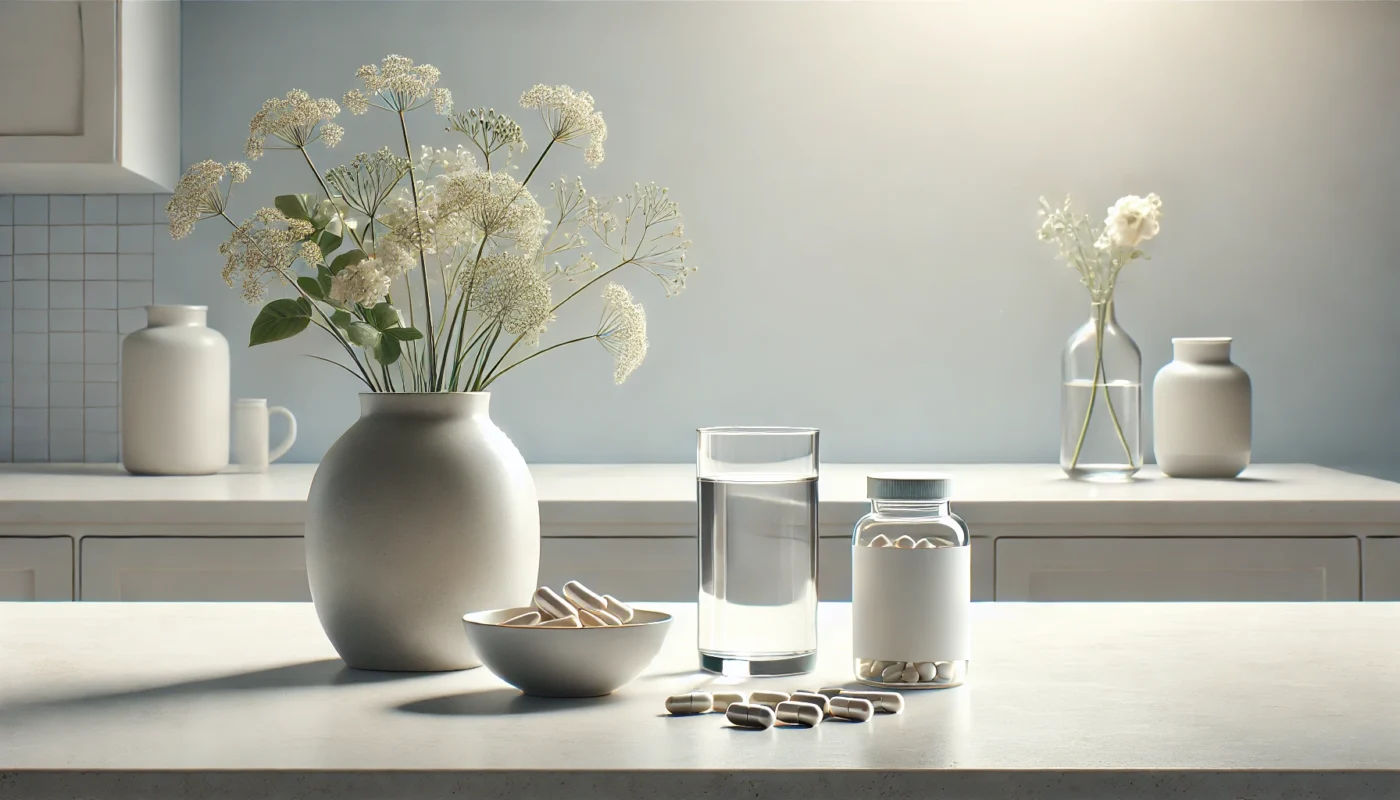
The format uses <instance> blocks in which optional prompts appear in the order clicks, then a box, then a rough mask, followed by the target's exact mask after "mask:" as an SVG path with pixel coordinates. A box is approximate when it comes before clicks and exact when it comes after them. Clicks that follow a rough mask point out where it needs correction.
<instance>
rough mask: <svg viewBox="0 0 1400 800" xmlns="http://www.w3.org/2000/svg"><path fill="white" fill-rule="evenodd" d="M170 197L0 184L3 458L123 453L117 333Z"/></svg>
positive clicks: (149, 295) (138, 296)
mask: <svg viewBox="0 0 1400 800" xmlns="http://www.w3.org/2000/svg"><path fill="white" fill-rule="evenodd" d="M169 197H170V196H169V195H0V461H9V460H18V461H48V460H53V461H115V460H117V459H118V457H119V455H120V439H119V434H118V420H119V417H120V415H119V413H118V408H117V406H118V401H119V397H120V392H119V379H120V372H121V370H120V365H119V362H120V359H121V340H122V335H123V334H126V333H129V332H131V331H133V330H137V329H139V328H141V327H142V326H144V325H145V323H146V312H145V308H144V307H145V306H146V305H148V304H150V303H152V302H153V301H154V298H155V272H156V270H155V267H156V264H155V260H156V258H157V255H158V251H160V252H165V251H167V248H166V247H165V244H167V243H166V242H164V241H162V242H160V246H159V247H158V246H157V244H158V243H157V239H158V237H165V238H168V237H169V235H170V234H169V230H168V228H167V226H166V225H165V224H164V223H165V219H164V211H163V209H164V205H165V203H166V201H168V200H169ZM163 257H169V256H168V255H166V256H163Z"/></svg>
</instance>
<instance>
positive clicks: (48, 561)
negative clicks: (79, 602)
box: [0, 536, 73, 601]
mask: <svg viewBox="0 0 1400 800" xmlns="http://www.w3.org/2000/svg"><path fill="white" fill-rule="evenodd" d="M72 599H73V540H72V539H70V538H68V537H67V536H49V537H34V538H29V537H6V538H3V539H0V601H8V600H72Z"/></svg>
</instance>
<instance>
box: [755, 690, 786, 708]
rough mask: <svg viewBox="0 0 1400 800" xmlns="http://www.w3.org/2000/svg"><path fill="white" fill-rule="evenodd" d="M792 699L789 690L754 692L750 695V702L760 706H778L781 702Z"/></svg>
mask: <svg viewBox="0 0 1400 800" xmlns="http://www.w3.org/2000/svg"><path fill="white" fill-rule="evenodd" d="M791 699H792V695H790V694H788V693H787V692H754V693H752V694H750V695H749V703H751V704H753V705H759V706H768V707H769V708H774V707H776V706H777V705H778V704H779V703H782V702H785V701H788V700H791Z"/></svg>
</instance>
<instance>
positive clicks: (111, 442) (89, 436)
mask: <svg viewBox="0 0 1400 800" xmlns="http://www.w3.org/2000/svg"><path fill="white" fill-rule="evenodd" d="M120 456H121V448H120V445H119V443H118V441H117V435H116V434H115V433H101V432H99V431H86V432H85V433H84V434H83V457H84V458H85V459H86V460H87V461H89V462H97V463H106V462H112V461H116V460H117V459H118V458H120Z"/></svg>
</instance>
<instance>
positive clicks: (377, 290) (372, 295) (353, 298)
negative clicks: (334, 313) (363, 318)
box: [330, 258, 392, 306]
mask: <svg viewBox="0 0 1400 800" xmlns="http://www.w3.org/2000/svg"><path fill="white" fill-rule="evenodd" d="M391 285H392V281H391V280H390V279H389V276H388V275H386V274H385V273H384V270H383V269H381V268H380V264H379V261H378V259H374V258H366V259H365V260H363V261H361V262H359V263H358V264H350V265H347V266H345V267H342V268H341V270H340V271H339V272H337V273H336V274H335V277H333V278H331V291H330V296H331V299H332V300H334V301H336V302H337V303H343V304H346V305H349V304H354V303H358V304H360V305H362V306H373V305H376V304H377V303H378V302H379V301H380V300H383V299H384V296H385V295H387V294H388V293H389V288H390V286H391Z"/></svg>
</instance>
